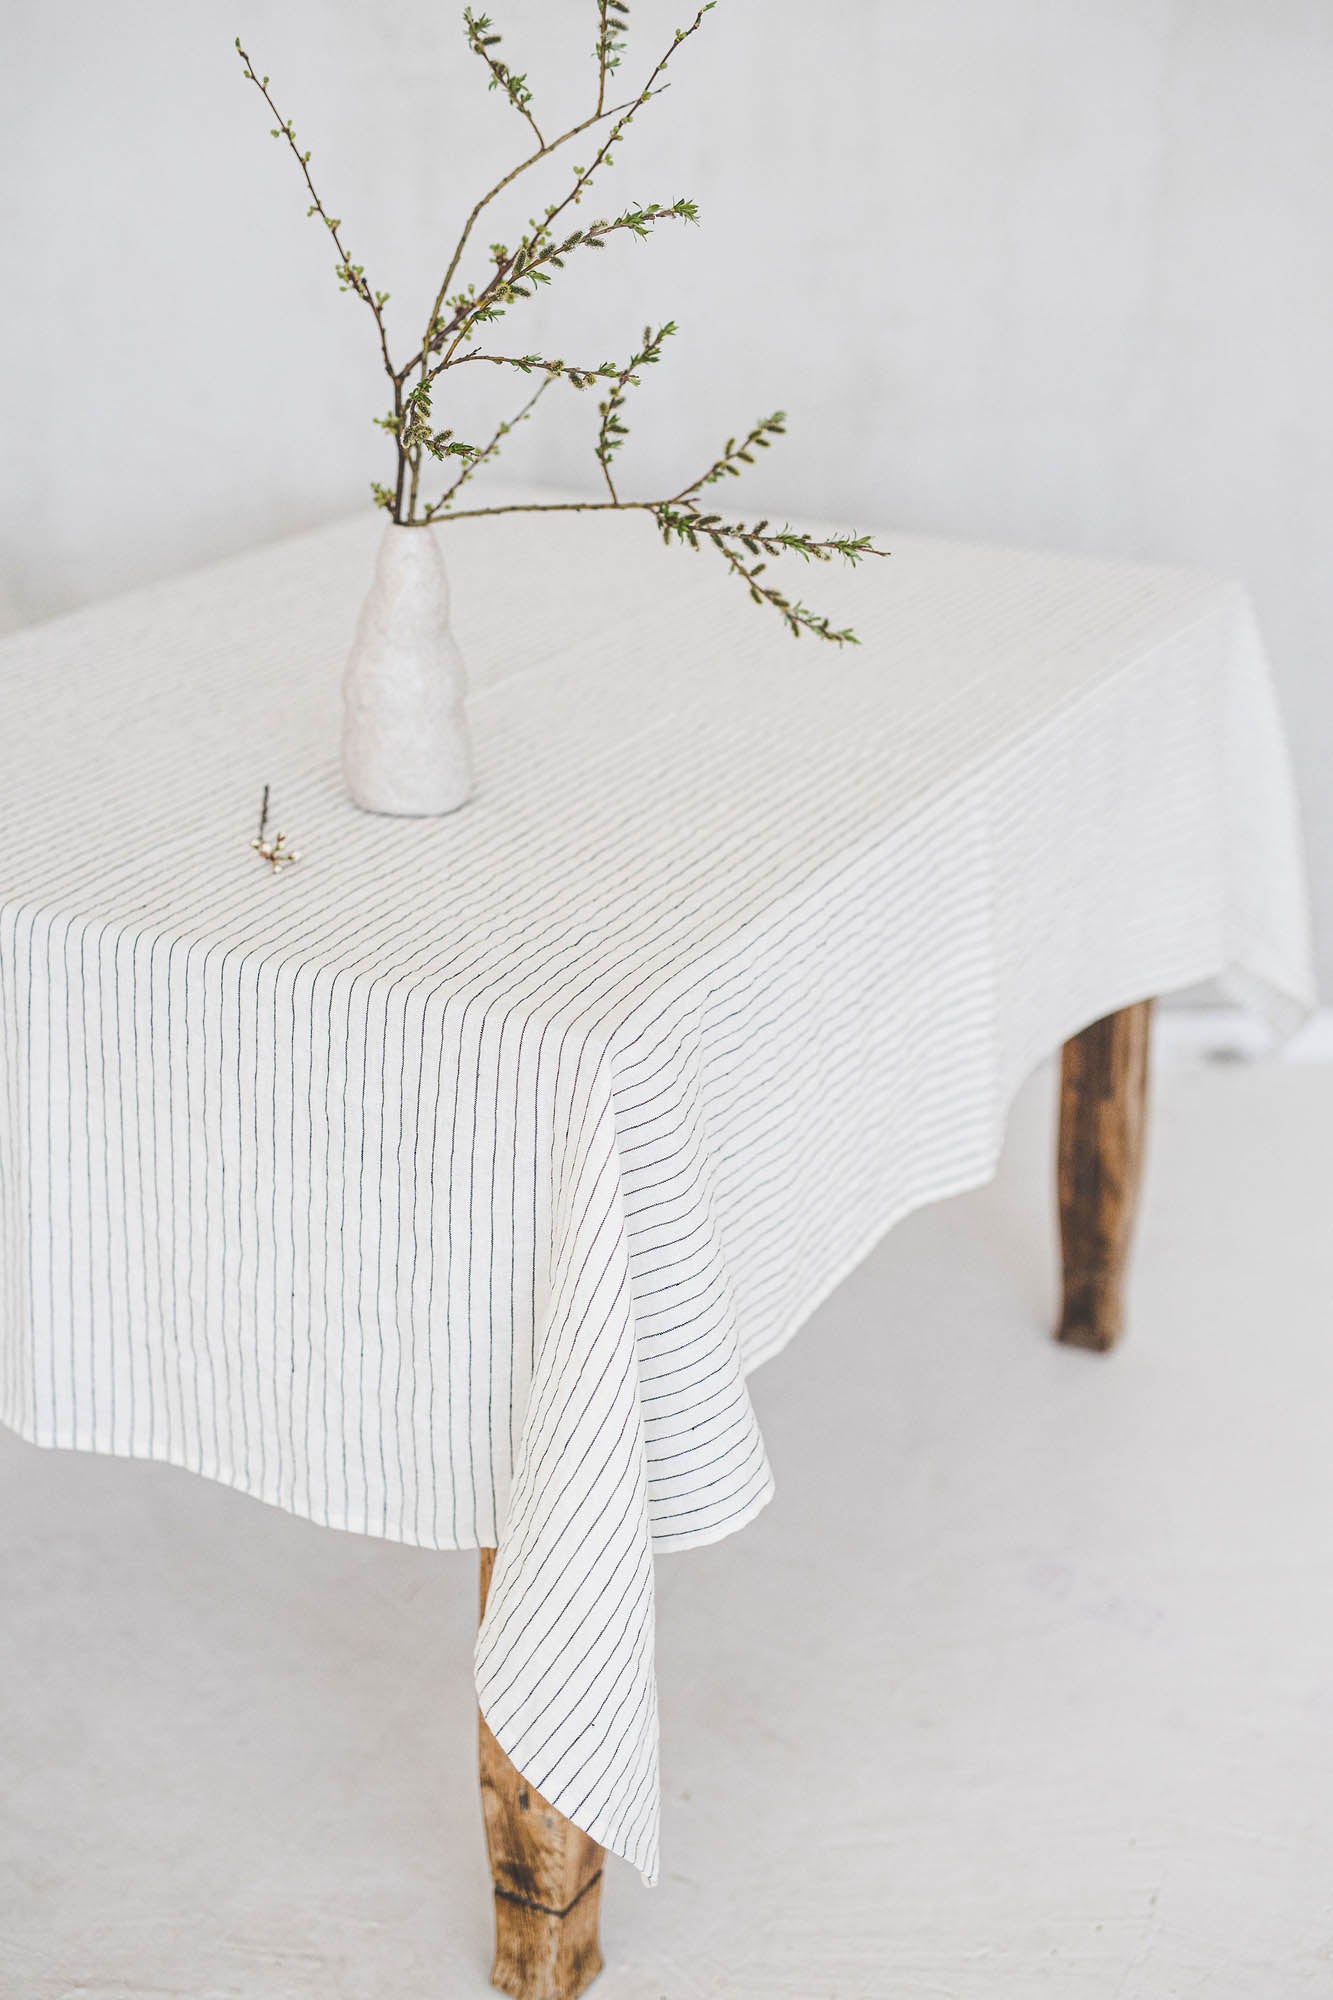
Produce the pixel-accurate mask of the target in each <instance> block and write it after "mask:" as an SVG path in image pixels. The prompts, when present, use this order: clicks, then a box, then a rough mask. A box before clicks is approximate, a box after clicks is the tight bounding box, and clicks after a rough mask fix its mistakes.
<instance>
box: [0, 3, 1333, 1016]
mask: <svg viewBox="0 0 1333 2000" xmlns="http://www.w3.org/2000/svg"><path fill="white" fill-rule="evenodd" d="M688 6H689V0H677V4H676V5H675V6H674V7H671V6H668V5H666V4H664V0H636V5H635V11H634V23H635V27H634V41H633V46H634V48H635V49H636V50H637V52H638V59H639V62H640V63H641V62H642V61H643V59H644V57H645V56H646V55H648V54H649V53H650V52H651V53H655V52H656V45H657V43H658V41H659V38H660V37H661V36H662V35H664V34H665V33H666V32H667V31H668V29H669V25H670V24H671V23H672V22H674V21H675V20H677V19H680V18H682V17H684V16H685V15H686V14H687V12H688ZM492 11H493V12H496V13H498V15H499V17H500V26H501V27H502V28H503V29H504V30H505V31H506V36H507V41H506V52H507V53H508V52H511V51H512V54H513V55H514V57H515V58H516V59H517V60H518V61H519V62H520V66H521V64H522V63H523V62H524V61H526V62H527V65H528V67H529V70H530V73H531V81H532V83H533V86H534V89H535V90H536V92H537V95H538V100H539V109H543V108H546V107H548V106H549V107H550V109H551V111H552V114H553V116H558V115H559V112H560V111H561V110H562V109H564V110H574V109H575V108H576V107H578V106H579V105H580V104H581V103H582V93H583V88H585V87H586V82H585V78H586V68H587V65H586V62H585V61H584V60H583V58H584V57H585V53H586V52H587V51H588V50H590V48H591V41H592V31H593V16H594V13H595V9H594V7H593V5H592V0H494V5H493V7H492ZM457 13H461V6H460V7H459V8H458V9H457V10H456V9H455V7H454V6H453V5H451V4H448V0H394V4H393V5H392V6H388V5H383V6H382V5H379V4H375V0H225V4H223V0H190V4H188V5H182V4H181V0H128V4H126V5H123V6H118V7H109V6H106V5H104V4H100V0H45V4H44V5H43V6H41V7H40V8H38V7H33V6H23V5H21V4H20V0H9V4H8V7H7V10H6V19H5V24H4V43H5V62H4V71H5V80H4V82H3V84H0V90H3V93H4V101H3V102H0V133H2V134H3V138H2V139H0V144H2V145H3V148H4V153H5V157H4V158H3V160H0V187H2V188H3V194H2V195H0V271H3V274H4V289H5V310H4V314H3V324H2V325H0V396H2V399H3V410H4V418H3V423H4V450H3V481H2V490H0V595H2V596H3V597H4V598H5V600H7V605H8V615H9V617H10V618H11V619H12V620H21V619H24V618H31V617H41V616H45V615H47V614H49V613H52V612H55V611H59V610H62V609H64V608H66V607H68V606H71V605H75V604H78V603H81V602H83V601H85V600H87V599H90V598H93V597H96V596H98V595H101V594H104V593H106V592H109V591H113V590H117V589H121V588H123V587H126V586H128V585H131V584H134V583H137V582H140V581H143V580H146V579H149V578H152V577H156V576H159V575H162V574H165V573H168V572H170V571H172V570H175V569H178V568H181V567H183V566H185V565H188V564H190V563H193V562H196V561H199V560H201V559H204V558H208V557H211V556H215V555H221V554H225V553H229V552H231V551H232V550H235V549H239V548H242V547H245V546H247V545H250V544H253V543H255V542H258V541H261V540H263V539H265V538H266V537H269V536H273V535H277V534H281V533H284V532H287V531H291V530H294V529H298V528H301V527H305V526H308V525H310V524H313V523H315V522H318V521H322V520H325V519H330V518H333V517H335V516H337V515H340V514H343V513H345V512H347V511H349V510H350V509H352V508H354V507H356V506H358V505H359V504H361V503H362V502H363V499H364V497H365V494H366V489H367V481H368V480H369V478H370V477H372V476H385V469H386V455H385V451H384V441H383V440H382V439H381V438H380V436H379V434H378V433H377V432H375V431H373V430H371V429H370V427H369V419H370V417H371V416H372V415H374V414H375V413H377V412H378V411H379V410H381V409H382V408H383V407H384V402H383V395H382V390H381V386H380V382H379V380H378V379H377V375H376V367H375V350H374V347H373V342H372V339H371V338H370V335H371V334H372V332H373V329H372V328H371V326H370V322H369V318H368V316H367V315H365V314H364V311H363V309H362V308H360V307H358V305H357V304H356V302H355V301H354V300H353V299H351V298H350V297H346V298H344V297H340V296H339V294H338V292H337V289H336V286H335V285H334V282H333V279H332V276H331V271H330V265H331V261H332V259H331V255H330V252H329V248H328V245H327V244H326V243H325V242H324V241H323V240H322V238H321V235H320V233H319V231H318V228H317V225H316V224H314V223H311V222H307V221H306V220H305V219H304V203H303V200H302V193H301V189H300V187H299V185H298V184H297V182H296V178H295V167H294V163H293V162H292V161H291V159H290V158H289V157H287V156H285V154H284V152H283V151H282V150H281V149H280V148H279V146H278V145H277V144H276V143H275V142H274V141H272V140H271V139H269V138H268V137H267V136H266V134H267V129H268V123H269V120H268V118H267V116H266V114H265V111H264V107H263V105H262V104H261V103H260V101H259V99H258V98H257V97H256V96H255V94H254V93H253V91H252V90H251V88H250V86H248V85H246V84H245V83H244V82H243V80H242V78H241V75H240V68H239V64H238V62H237V59H236V56H235V53H234V51H233V50H232V48H231V38H232V36H233V35H234V34H235V33H236V32H238V31H239V32H240V33H241V34H242V36H243V37H244V38H245V39H246V40H247V43H248V45H249V46H250V47H251V50H252V53H253V54H254V56H255V58H256V60H257V61H258V62H259V63H260V65H261V67H262V68H263V69H264V70H266V71H268V72H270V73H271V75H272V78H273V87H274V90H275V93H276V94H277V95H278V99H279V102H280V104H281V105H282V106H283V109H284V110H285V111H287V112H289V113H290V114H291V115H292V116H293V117H294V118H295V120H296V123H297V129H298V133H299V134H300V135H301V137H302V141H303V143H304V144H308V145H310V146H311V147H312V148H313V149H314V154H315V158H314V167H315V170H316V174H317V181H318V184H319V185H320V187H321V191H322V192H323V193H324V195H325V198H326V200H327V201H328V202H329V204H330V206H331V207H332V209H333V212H334V213H335V214H338V215H340V216H342V217H343V218H344V220H345V223H346V234H347V239H348V242H349V246H350V248H351V250H352V254H353V255H354V256H355V257H357V258H358V259H359V260H361V261H363V262H364V263H365V264H366V266H367V268H368V270H369V273H370V276H371V279H372V281H373V282H375V283H376V284H378V285H380V286H382V287H385V288H387V289H389V290H390V291H391V292H392V294H393V300H392V304H391V307H390V313H391V318H393V320H394V323H395V325H396V326H397V327H399V328H400V329H401V330H402V334H403V337H404V339H407V338H410V336H411V334H412V331H413V329H414V328H415V327H416V326H417V325H418V324H419V322H420V319H421V318H422V317H423V316H424V312H425V310H426V307H427V305H428V303H429V299H430V296H431V294H432V293H433V289H434V282H433V281H434V278H435V275H436V272H437V269H438V267H439V266H440V264H441V262H442V255H441V253H442V251H443V250H444V249H445V248H447V245H448V243H449V241H450V240H451V231H453V232H454V233H456V229H457V226H458V223H459V222H460V221H461V217H462V215H463V213H465V211H466V208H467V206H468V205H469V203H470V201H471V199H472V197H473V195H474V193H475V191H476V190H477V188H478V187H479V186H480V185H481V184H483V183H484V181H485V180H486V178H487V176H488V175H492V174H493V171H496V170H499V169H500V168H501V167H503V166H504V165H507V164H508V163H509V162H510V160H511V158H514V157H517V154H516V153H515V151H514V147H515V145H516V143H517V142H520V141H521V140H522V138H523V136H524V129H525V128H523V127H522V126H521V125H520V124H519V123H518V121H517V119H516V118H515V117H514V115H513V113H512V112H510V111H509V110H508V108H507V107H506V106H505V105H504V104H503V103H502V102H501V101H500V100H499V99H498V98H497V97H494V96H492V97H488V96H487V94H486V92H485V90H484V88H483V83H484V76H483V74H482V73H481V72H480V70H479V67H478V66H477V65H476V64H475V63H474V61H473V59H472V58H470V57H469V56H468V55H467V53H466V50H465V49H464V47H463V44H462V41H461V38H460V35H459V32H458V25H457V19H456V15H457ZM675 73H676V77H677V81H676V83H675V85H674V88H673V90H672V91H671V93H670V94H669V95H668V96H667V97H666V98H665V99H663V100H662V102H661V103H659V104H657V105H655V106H653V107H651V108H650V111H649V113H648V114H647V115H646V116H645V119H644V123H643V128H642V131H641V133H640V136H639V138H638V139H637V141H635V140H631V141H629V142H627V145H626V147H625V149H624V158H625V164H624V166H623V167H622V169H621V191H623V192H624V193H625V194H626V195H627V196H632V197H634V198H643V199H649V198H653V197H670V196H674V195H676V194H678V193H690V194H693V195H695V196H696V197H697V198H698V199H699V200H700V202H701V204H702V207H703V211H704V216H703V227H702V228H701V229H700V230H690V229H678V230H676V231H674V232H673V233H672V234H671V235H670V236H669V237H667V235H666V233H665V232H664V233H663V239H662V240H659V241H658V243H657V244H656V245H655V246H650V247H640V246H637V245H634V244H629V245H627V246H622V247H621V248H620V249H619V250H617V251H614V252H612V253H608V255H606V256H605V257H604V258H603V259H601V260H600V263H599V264H598V266H597V269H596V271H595V272H593V271H590V270H588V269H587V268H585V269H584V270H581V271H574V270H571V272H570V273H569V274H568V276H567V279H566V280H565V282H564V283H563V284H562V285H561V286H559V287H555V286H553V287H552V289H551V292H550V293H549V294H548V295H547V296H546V297H545V298H544V299H543V300H542V302H541V305H540V309H539V310H537V311H535V312H533V314H532V315H531V319H530V322H529V324H530V325H531V327H532V329H533V331H532V340H533V343H534V344H536V343H537V342H538V341H539V340H540V339H543V338H546V339H549V341H550V342H551V344H552V345H554V346H555V347H556V348H557V351H559V352H561V353H563V354H564V355H565V356H566V358H568V359H571V360H576V361H583V360H600V359H602V358H603V357H604V356H605V357H607V358H610V357H614V356H616V355H618V354H620V353H622V352H623V351H625V349H626V345H627V342H628V341H629V340H631V339H632V338H633V336H634V335H635V334H636V333H637V331H638V329H639V327H640V326H641V324H642V323H643V321H644V320H645V319H647V318H650V317H652V318H657V317H659V316H661V317H666V316H668V315H674V316H675V317H676V318H677V319H678V320H680V321H681V323H682V328H683V331H682V334H681V337H680V339H679V340H678V341H677V342H676V343H675V347H674V351H672V352H671V353H670V355H669V364H664V365H663V367H662V368H661V369H660V370H659V371H658V374H657V376H656V377H655V378H654V379H653V381H652V383H651V387H646V388H645V390H644V391H643V392H642V396H641V411H640V416H639V423H638V429H637V432H636V437H635V441H634V443H633V444H631V446H630V447H629V449H628V450H627V452H626V455H625V459H624V461H623V462H624V464H625V466H626V469H627V473H628V469H629V467H630V464H631V453H632V454H633V455H634V456H633V465H634V467H635V468H636V470H637V471H638V472H639V474H640V475H641V477H642V480H643V482H644V485H645V487H648V486H651V485H652V484H653V483H654V482H655V481H657V480H659V479H674V478H675V477H677V475H678V474H680V473H682V472H688V471H690V470H692V469H693V468H694V466H695V464H696V462H698V461H700V459H701V457H702V456H703V455H708V456H711V453H712V449H713V447H714V446H715V444H716V443H718V442H719V441H720V439H721V438H722V437H723V436H725V435H726V434H727V433H728V432H731V431H734V430H736V429H738V428H739V427H740V426H741V425H742V424H743V423H746V422H748V421H749V420H750V418H751V417H752V416H754V415H758V414H760V413H762V412H764V411H766V410H768V409H770V408H772V407H774V406H776V405H782V406H784V407H785V408H787V409H788V410H789V411H790V413H791V418H792V436H791V438H790V440H789V442H788V444H787V446H786V448H785V449H784V450H783V451H782V452H781V454H780V455H779V454H777V453H775V454H774V455H773V456H772V458H771V459H770V460H769V461H767V462H766V463H765V464H764V466H763V468H762V472H761V473H760V474H759V475H757V476H756V478H755V480H754V485H753V489H752V490H753V494H754V498H755V500H756V501H757V502H758V503H759V504H760V505H761V506H762V508H763V509H764V510H768V509H769V508H774V509H776V508H786V509H788V510H789V511H791V512H793V513H797V514H799V513H800V512H801V511H802V510H804V511H806V512H808V513H810V514H814V515H820V514H824V515H835V516H839V517H842V518H845V519H848V520H851V521H854V522H855V523H857V524H858V525H881V524H887V525H894V524H898V525H901V526H910V527H913V528H924V529H928V530H934V531H940V532H945V533H949V534H957V535H963V536H981V537H994V538H1006V539H1010V540H1016V541H1024V542H1036V543H1048V544H1051V545H1056V546H1061V547H1066V548H1079V549H1088V550H1102V551H1106V552H1113V553H1115V552H1118V553H1124V554H1128V555H1144V556H1151V557H1157V558H1164V559H1172V560H1183V561H1188V562H1197V563H1202V564H1205V565H1208V566H1210V567H1213V568H1218V569H1222V570H1226V571H1230V572H1233V573H1236V574H1239V575H1242V576H1244V577H1245V578H1246V579H1247V580H1248V581H1249V582H1250V584H1251V585H1252V587H1253V589H1254V591H1255V593H1256V596H1257V598H1258V602H1259V607H1260V613H1261V617H1262V620H1263V624H1264V627H1265V630H1266V632H1267V635H1268V638H1269V641H1270V644H1271V648H1272V652H1273V655H1274V659H1275V662H1276V665H1277V670H1278V676H1279V680H1280V683H1281V687H1282V692H1283V696H1284V700H1285V703H1286V709H1287V714H1288V718H1289V721H1290V724H1291V728H1292V734H1293V737H1294V741H1295V748H1296V754H1297V758H1298V762H1299V765H1300V769H1301V776H1302V781H1303V788H1304V796H1305V807H1306V816H1307V828H1308V833H1309V839H1310V845H1311V853H1312V860H1313V866H1314V873H1315V879H1316V896H1317V901H1318V905H1319V911H1320V917H1321V931H1322V941H1323V942H1322V949H1323V968H1324V977H1325V985H1326V990H1328V989H1329V987H1333V786H1330V785H1329V784H1328V782H1327V773H1328V768H1329V761H1330V750H1331V749H1333V675H1331V672H1330V668H1331V664H1333V663H1331V661H1330V650H1331V648H1330V633H1331V632H1333V560H1330V537H1331V532H1333V6H1330V4H1329V0H839V4H838V5H837V6H836V7H835V6H831V5H823V6H818V5H812V4H810V0H721V4H720V5H719V7H718V8H717V11H716V12H715V13H714V14H713V15H712V16H711V17H710V20H709V22H708V23H707V24H706V29H705V31H704V33H703V34H702V35H701V36H700V37H698V38H697V39H696V41H695V42H694V43H693V44H691V46H690V48H689V50H688V51H687V52H686V54H685V56H684V57H683V58H682V59H681V61H680V63H679V65H678V67H677V69H676V72H675ZM623 74H624V76H625V77H626V78H627V79H629V78H637V77H638V75H639V74H640V70H639V67H638V63H635V64H634V66H633V67H632V68H627V70H626V71H625V72H624V73H623ZM576 150H577V149H576ZM580 157H582V156H580ZM613 199H614V195H613V194H612V193H610V192H608V194H607V196H606V197H605V199H604V201H603V202H601V203H599V204H598V208H597V211H596V212H598V213H601V212H604V210H605V209H609V208H610V206H611V203H612V200H613ZM527 212H528V210H527V208H526V206H525V207H524V208H523V209H522V210H521V213H522V214H526V213H527ZM592 263H593V260H592V259H591V258H588V259H586V260H585V264H586V265H589V266H590V265H591V264H592ZM363 321H364V323H363ZM511 325H512V326H513V327H514V330H515V332H516V333H517V332H518V331H519V322H518V321H517V320H515V321H513V322H511ZM522 331H523V335H526V332H527V327H526V326H524V328H523V330H522ZM404 351H406V350H404ZM479 372H480V371H479ZM487 372H488V373H489V372H490V371H487ZM496 386H498V385H496ZM552 400H553V399H551V398H548V401H547V404H546V406H545V408H544V411H543V414H542V423H543V426H544V428H543V431H542V432H541V434H540V435H539V434H538V431H537V425H536V423H534V424H533V425H531V426H529V427H528V430H527V432H526V433H525V434H524V452H523V454H522V456H521V458H519V457H517V456H516V459H515V464H516V466H517V465H521V467H522V469H523V470H525V471H530V472H531V471H535V472H537V473H539V474H540V475H541V476H544V477H551V478H559V479H561V480H563V481H565V482H566V483H580V484H581V483H585V482H587V483H590V479H589V468H590V466H591V463H592V461H591V458H590V456H589V453H588V449H587V443H586V434H587V429H588V420H589V418H590V417H591V416H592V414H593V413H592V411H591V408H590V407H589V406H588V405H586V404H583V405H580V404H578V403H577V401H576V400H575V399H574V398H573V397H572V396H570V397H568V398H567V407H566V408H564V409H563V410H557V411H556V412H555V414H554V416H553V417H549V416H548V414H547V413H548V412H549V411H550V407H551V402H552ZM491 407H492V405H491V404H490V403H489V402H486V404H485V408H484V410H483V409H478V410H477V411H476V412H475V413H474V412H472V411H470V410H463V409H460V410H458V411H454V410H452V409H451V410H448V411H446V412H442V414H444V415H445V417H446V419H447V420H449V421H455V420H457V427H458V428H459V430H460V431H461V432H462V434H463V435H465V436H467V435H469V434H470V433H471V432H472V431H474V430H475V429H477V428H478V426H479V425H480V423H481V422H482V421H484V417H485V416H486V415H487V414H489V411H490V409H491Z"/></svg>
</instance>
